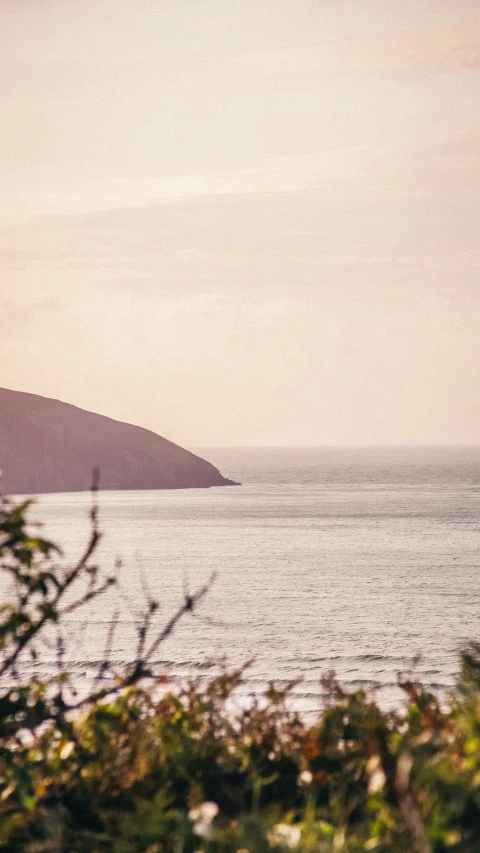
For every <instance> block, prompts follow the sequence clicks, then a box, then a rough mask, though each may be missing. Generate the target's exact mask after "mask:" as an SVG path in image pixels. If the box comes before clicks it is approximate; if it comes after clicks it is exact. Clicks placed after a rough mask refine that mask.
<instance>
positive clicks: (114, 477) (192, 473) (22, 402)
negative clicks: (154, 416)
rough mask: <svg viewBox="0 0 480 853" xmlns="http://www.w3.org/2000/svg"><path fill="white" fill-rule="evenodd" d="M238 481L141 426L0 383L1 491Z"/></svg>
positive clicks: (186, 485)
mask: <svg viewBox="0 0 480 853" xmlns="http://www.w3.org/2000/svg"><path fill="white" fill-rule="evenodd" d="M95 467H98V468H99V469H100V488H102V489H189V488H208V487H209V486H231V485H236V484H235V483H233V481H232V480H227V479H225V478H224V477H222V475H221V474H220V472H219V471H218V470H217V469H216V468H214V467H213V465H211V464H210V463H209V462H206V461H205V460H204V459H200V457H198V456H195V455H194V454H193V453H190V452H189V451H188V450H184V449H183V448H182V447H179V446H178V445H176V444H173V443H172V442H171V441H167V439H165V438H161V436H159V435H156V434H155V433H153V432H150V431H149V430H147V429H142V428H141V427H136V426H131V425H130V424H125V423H121V422H120V421H114V420H112V419H111V418H106V417H104V416H103V415H96V414H93V413H92V412H86V411H84V410H83V409H78V408H77V407H76V406H71V405H69V404H68V403H61V402H60V401H59V400H51V399H49V398H47V397H39V396H37V395H36V394H25V393H23V392H20V391H9V390H7V389H5V388H0V469H1V470H2V476H1V478H0V493H2V494H38V493H40V492H78V491H84V490H86V489H89V488H90V484H91V479H92V471H93V469H94V468H95Z"/></svg>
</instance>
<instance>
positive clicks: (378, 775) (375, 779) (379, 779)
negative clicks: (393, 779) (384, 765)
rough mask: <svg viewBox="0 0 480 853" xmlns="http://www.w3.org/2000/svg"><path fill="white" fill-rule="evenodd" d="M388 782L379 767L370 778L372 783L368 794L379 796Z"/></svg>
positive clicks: (369, 784)
mask: <svg viewBox="0 0 480 853" xmlns="http://www.w3.org/2000/svg"><path fill="white" fill-rule="evenodd" d="M386 781H387V777H386V776H385V773H384V772H383V770H382V769H381V767H378V768H377V770H374V771H373V773H372V775H371V776H370V781H369V783H368V793H369V794H378V793H379V791H381V790H383V787H384V785H385V782H386Z"/></svg>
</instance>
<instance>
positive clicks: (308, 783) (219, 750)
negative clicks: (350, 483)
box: [0, 501, 480, 853]
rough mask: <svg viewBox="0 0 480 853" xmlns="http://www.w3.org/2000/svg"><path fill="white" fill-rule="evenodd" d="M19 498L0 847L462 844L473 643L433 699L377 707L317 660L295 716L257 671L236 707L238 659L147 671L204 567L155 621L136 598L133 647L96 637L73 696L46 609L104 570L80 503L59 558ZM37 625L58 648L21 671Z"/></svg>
mask: <svg viewBox="0 0 480 853" xmlns="http://www.w3.org/2000/svg"><path fill="white" fill-rule="evenodd" d="M28 506H29V505H28V503H23V504H14V503H11V502H10V503H9V502H6V501H4V502H3V503H2V504H1V506H0V563H1V566H2V570H3V580H4V583H3V588H4V590H5V589H8V591H9V593H10V600H11V603H9V604H5V605H4V606H3V607H2V608H1V610H0V851H2V853H5V851H8V853H10V851H12V853H41V851H61V852H62V853H137V851H139V853H140V851H142V853H147V851H148V853H162V851H172V853H182V851H184V853H194V851H200V850H201V851H205V853H206V851H209V853H217V851H218V853H220V852H221V851H225V853H227V851H232V853H235V851H238V853H240V851H250V853H262V851H272V850H277V851H281V850H286V849H293V848H295V849H297V850H298V851H305V853H306V851H318V853H323V851H325V853H327V851H335V853H347V851H348V853H357V851H362V853H363V851H377V853H384V851H385V853H386V851H389V852H390V851H391V853H413V851H416V852H417V853H427V851H431V853H434V851H435V853H439V851H455V853H478V851H479V850H480V649H479V647H472V648H471V649H470V650H468V651H467V652H466V653H465V654H464V656H463V660H462V668H461V675H460V677H459V683H458V687H457V689H456V690H455V692H454V693H453V695H452V696H450V698H449V699H448V702H445V703H443V704H442V703H441V702H440V701H439V700H438V699H437V698H436V697H435V696H433V695H432V694H431V693H429V692H427V691H426V690H425V689H423V688H422V686H421V685H419V684H417V683H415V682H414V681H413V680H408V681H405V682H404V683H402V685H401V686H402V688H403V691H404V693H405V697H406V703H405V708H404V710H403V711H396V712H389V713H385V712H383V711H382V710H381V709H380V708H379V707H378V705H377V704H376V703H375V701H374V699H373V698H372V697H371V696H369V695H368V694H366V693H364V692H363V691H357V692H354V693H348V692H346V691H344V690H343V689H342V688H341V686H340V685H339V684H337V683H336V681H335V679H334V678H333V676H332V677H328V678H327V679H326V680H325V683H324V688H325V708H324V710H323V712H322V713H321V715H320V717H319V719H318V722H317V723H316V724H315V725H312V726H310V725H307V724H306V723H305V722H304V721H302V720H301V719H300V718H299V717H298V716H297V715H296V714H295V713H293V712H291V711H290V710H289V709H288V701H287V700H288V691H286V692H285V693H281V692H278V691H277V690H275V688H274V687H273V686H272V687H271V688H270V689H269V691H268V692H267V694H266V696H265V697H264V700H263V701H261V702H256V701H253V702H252V703H251V705H250V706H249V707H248V708H245V707H241V708H240V709H239V707H238V705H237V704H236V703H235V702H233V701H232V697H233V696H234V692H235V689H236V687H237V685H238V684H239V682H240V681H241V679H242V677H243V672H234V673H224V674H222V675H221V676H219V677H216V678H211V679H210V680H209V681H208V682H206V683H203V682H200V681H197V682H194V683H191V684H189V685H187V686H185V687H184V688H183V689H180V690H177V691H174V690H170V688H169V684H168V681H167V680H166V679H165V678H159V677H157V676H155V674H154V673H152V672H151V671H150V668H149V660H150V659H151V656H152V654H153V653H154V651H155V650H156V648H158V645H159V643H161V642H162V640H163V639H164V638H165V636H167V635H168V633H170V631H171V630H172V629H173V628H174V626H175V625H176V623H177V622H178V620H179V619H181V618H182V616H184V615H186V614H188V613H189V612H190V611H192V610H193V609H194V608H195V607H196V605H197V603H198V601H199V599H200V598H202V596H203V595H205V594H206V592H207V588H208V585H207V587H205V588H204V589H201V590H199V591H198V592H197V593H196V594H195V595H193V596H190V595H189V596H187V597H186V598H185V601H184V602H183V603H182V606H181V607H180V609H179V611H178V612H177V613H176V614H174V615H173V616H172V619H171V620H170V622H169V623H168V624H167V625H166V626H165V627H164V628H163V629H162V630H160V631H159V632H158V633H157V634H155V633H154V631H153V624H154V622H155V619H154V618H153V614H154V613H155V610H156V604H155V602H153V601H149V602H147V605H146V608H145V614H144V617H143V619H142V621H141V623H140V624H139V628H138V646H137V649H136V659H135V660H134V662H133V663H132V664H131V665H130V667H128V668H127V670H126V671H125V672H122V673H113V672H110V671H109V670H110V664H109V662H108V654H107V655H106V660H105V662H104V663H103V664H102V666H101V667H100V670H99V673H98V677H97V678H96V679H95V681H94V683H93V684H92V685H91V687H90V688H89V691H90V692H89V694H88V695H83V696H82V695H79V694H77V693H76V692H75V684H71V683H70V681H69V679H68V677H67V675H66V674H65V673H64V672H63V671H62V660H63V655H64V647H65V643H64V639H63V638H62V633H61V627H62V617H63V616H65V614H67V613H71V612H72V611H73V610H75V609H77V608H80V607H82V606H84V605H85V604H87V603H88V602H89V601H90V600H91V599H92V598H93V597H95V596H97V595H100V594H101V593H102V591H104V590H105V589H106V588H107V587H108V586H109V585H110V584H112V583H114V578H109V577H102V575H101V573H100V572H99V571H98V569H97V568H96V567H95V566H93V565H92V558H93V556H94V552H95V548H96V546H97V543H98V540H99V537H100V534H99V531H98V528H97V512H96V507H95V504H94V505H93V509H92V532H91V536H90V541H89V542H88V544H87V547H86V550H85V553H84V555H83V557H82V558H81V559H80V560H79V562H78V563H77V564H76V565H75V566H73V567H68V566H65V565H64V564H63V562H62V558H61V555H60V553H59V551H58V549H57V548H56V547H55V546H54V545H53V544H52V543H50V542H48V541H46V540H45V539H42V538H41V537H40V536H38V535H35V534H34V533H32V530H31V528H30V527H29V525H28V524H27V519H26V515H27V510H28ZM113 629H114V624H113V625H112V630H113ZM43 637H46V638H47V639H48V641H49V642H50V643H52V642H55V647H56V649H57V659H58V672H57V674H56V675H55V676H54V677H52V678H51V679H50V680H49V682H48V683H44V682H42V681H41V680H37V679H36V678H31V679H25V678H22V661H24V660H26V659H27V658H28V656H33V657H35V655H38V654H41V653H42V645H40V644H41V643H42V638H43ZM106 675H109V679H108V680H107V679H106Z"/></svg>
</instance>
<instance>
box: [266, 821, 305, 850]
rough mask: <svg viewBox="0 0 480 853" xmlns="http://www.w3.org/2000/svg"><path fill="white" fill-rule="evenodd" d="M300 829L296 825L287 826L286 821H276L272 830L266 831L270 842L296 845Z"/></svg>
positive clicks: (286, 845) (289, 845)
mask: <svg viewBox="0 0 480 853" xmlns="http://www.w3.org/2000/svg"><path fill="white" fill-rule="evenodd" d="M300 836H301V830H300V827H298V826H289V825H288V823H277V825H276V826H274V827H273V830H272V831H271V832H269V833H268V840H269V842H270V844H281V845H282V846H283V847H296V846H297V845H298V842H299V841H300Z"/></svg>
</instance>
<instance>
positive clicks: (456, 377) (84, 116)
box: [0, 0, 480, 446]
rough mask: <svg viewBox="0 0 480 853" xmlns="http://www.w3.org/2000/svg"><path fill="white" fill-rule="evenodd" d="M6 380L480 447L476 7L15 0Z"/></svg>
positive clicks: (90, 405) (343, 436)
mask: <svg viewBox="0 0 480 853" xmlns="http://www.w3.org/2000/svg"><path fill="white" fill-rule="evenodd" d="M0 66H1V67H0V101H1V116H2V119H1V132H0V163H1V171H2V182H1V186H2V189H1V210H0V253H1V265H0V386H5V387H10V388H16V389H19V390H25V391H32V392H34V393H38V394H44V395H46V396H52V397H57V398H60V399H63V400H66V401H68V402H73V403H76V404H77V405H79V406H82V407H84V408H87V409H91V410H94V411H97V412H101V413H104V414H108V415H111V416H112V417H116V418H120V419H122V420H126V421H129V422H132V423H138V424H141V425H143V426H147V427H149V428H151V429H153V430H155V431H156V432H159V433H161V434H163V435H166V436H167V437H169V438H171V439H173V440H175V441H177V442H179V443H181V444H184V445H187V446H195V445H208V444H210V445H215V444H218V445H222V444H364V443H367V444H378V443H382V444H385V443H408V444H410V443H431V442H432V443H437V442H439V443H456V442H480V277H479V271H480V243H479V235H480V215H479V210H480V207H479V204H480V203H479V198H480V98H479V93H480V86H479V84H480V8H479V5H478V0H404V2H402V3H399V2H398V0H175V1H174V0H78V1H77V0H58V2H55V0H52V2H48V0H30V2H27V0H25V2H24V0H0Z"/></svg>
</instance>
